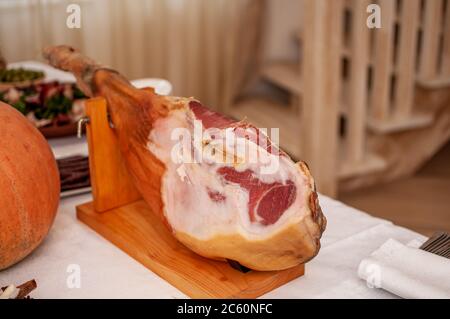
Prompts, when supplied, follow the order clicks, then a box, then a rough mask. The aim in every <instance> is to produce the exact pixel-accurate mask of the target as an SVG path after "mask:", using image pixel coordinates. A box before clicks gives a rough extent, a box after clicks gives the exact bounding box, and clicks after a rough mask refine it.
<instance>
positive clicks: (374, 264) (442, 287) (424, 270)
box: [358, 239, 450, 298]
mask: <svg viewBox="0 0 450 319" xmlns="http://www.w3.org/2000/svg"><path fill="white" fill-rule="evenodd" d="M358 276H359V277H360V278H361V279H364V280H366V281H367V284H368V286H369V287H376V288H383V289H384V290H387V291H389V292H391V293H393V294H395V295H397V296H400V297H403V298H450V259H447V258H444V257H440V256H437V255H435V254H432V253H429V252H426V251H423V250H420V249H417V248H413V247H408V246H406V245H403V244H402V243H400V242H398V241H396V240H394V239H389V240H388V241H387V242H385V243H384V244H383V245H382V246H381V247H380V248H379V249H377V250H376V251H374V252H373V253H372V254H371V255H370V257H369V258H366V259H363V260H362V261H361V263H360V264H359V267H358Z"/></svg>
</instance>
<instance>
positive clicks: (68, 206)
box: [0, 64, 424, 298]
mask: <svg viewBox="0 0 450 319" xmlns="http://www.w3.org/2000/svg"><path fill="white" fill-rule="evenodd" d="M27 65H28V66H29V64H27ZM36 66H37V67H38V66H39V65H36ZM47 73H48V72H47ZM50 75H51V77H54V78H55V79H61V76H62V75H61V73H59V72H56V73H55V74H53V73H51V74H50ZM66 79H67V80H70V76H68V77H67V78H66ZM51 145H52V148H53V150H54V153H55V155H56V156H57V157H61V156H68V155H73V154H87V146H86V143H85V141H84V140H77V139H76V138H68V139H55V140H51ZM90 200H91V195H90V194H86V195H80V196H75V197H70V198H66V199H63V200H61V203H60V207H59V210H58V215H57V217H56V220H55V223H54V225H53V227H52V229H51V231H50V233H49V235H48V237H47V238H46V239H45V241H44V242H43V244H42V245H41V246H40V247H39V248H38V249H36V250H35V251H34V252H33V253H32V254H31V255H30V256H28V257H27V258H26V259H24V260H23V261H21V262H20V263H18V264H16V265H14V266H13V267H11V268H9V269H7V270H3V271H1V272H0V287H1V286H4V285H7V284H10V283H15V284H20V283H22V282H25V281H27V280H29V279H32V278H35V279H36V281H37V283H38V289H37V290H36V291H35V292H33V297H35V298H185V297H186V296H185V295H184V294H183V293H181V292H180V291H178V290H177V289H176V288H175V287H173V286H171V285H170V284H169V283H167V282H166V281H164V280H163V279H161V278H159V277H158V276H157V275H155V274H154V273H152V272H151V271H150V270H148V269H147V268H145V267H144V266H142V265H141V264H139V263H138V262H136V261H135V260H134V259H132V258H131V257H129V256H128V255H126V254H125V253H124V252H122V251H121V250H120V249H118V248H116V247H115V246H114V245H112V244H111V243H109V242H108V241H106V240H105V239H103V238H102V237H101V236H100V235H98V234H97V233H95V232H94V231H92V230H91V229H89V228H88V227H87V226H85V225H84V224H82V223H81V222H79V221H78V220H77V219H76V216H75V206H76V205H78V204H81V203H84V202H87V201H90ZM320 203H321V206H322V209H323V211H324V213H325V215H326V217H327V219H328V227H327V230H326V231H325V233H324V236H323V239H322V249H321V250H320V253H319V255H318V256H317V257H316V258H314V259H313V260H312V261H311V262H309V263H308V264H307V265H306V274H305V276H303V277H300V278H298V279H295V280H293V281H291V282H290V283H288V284H286V285H284V286H282V287H280V288H278V289H276V290H274V291H272V292H270V293H268V294H267V295H265V296H263V297H264V298H321V297H323V298H326V297H328V298H393V297H395V296H393V295H391V294H389V293H387V292H385V291H382V290H379V289H375V288H369V287H367V285H366V283H365V282H364V281H362V280H360V279H358V277H357V268H358V264H359V262H360V261H361V260H362V259H363V258H365V257H367V256H368V255H369V254H370V253H371V252H372V251H374V250H375V249H377V248H378V247H379V246H380V245H381V244H383V243H384V242H385V241H386V240H387V239H389V238H394V239H396V240H398V241H400V242H403V243H407V242H409V241H411V240H413V239H416V238H418V239H420V240H423V239H424V237H423V236H421V235H419V234H417V233H414V232H412V231H410V230H407V229H405V228H402V227H398V226H395V225H393V224H392V223H390V222H389V221H386V220H382V219H378V218H374V217H371V216H369V215H368V214H365V213H363V212H361V211H358V210H356V209H353V208H351V207H348V206H346V205H344V204H342V203H340V202H338V201H335V200H332V199H330V198H328V197H325V196H320ZM78 267H79V268H78ZM74 269H79V270H80V275H81V276H80V279H81V280H80V287H79V288H78V287H76V285H75V287H73V285H68V284H67V282H68V281H69V284H70V282H71V277H70V275H71V274H73V273H72V271H73V270H74ZM72 283H73V282H72Z"/></svg>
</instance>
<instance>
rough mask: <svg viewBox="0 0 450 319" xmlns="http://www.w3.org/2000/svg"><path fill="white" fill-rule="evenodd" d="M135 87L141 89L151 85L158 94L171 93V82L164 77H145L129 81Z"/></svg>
mask: <svg viewBox="0 0 450 319" xmlns="http://www.w3.org/2000/svg"><path fill="white" fill-rule="evenodd" d="M131 84H133V85H134V86H135V87H137V88H139V89H143V88H146V87H152V88H154V89H155V91H156V93H158V94H160V95H170V93H172V84H170V82H169V81H167V80H164V79H156V78H146V79H137V80H133V81H131Z"/></svg>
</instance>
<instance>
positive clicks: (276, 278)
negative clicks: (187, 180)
mask: <svg viewBox="0 0 450 319" xmlns="http://www.w3.org/2000/svg"><path fill="white" fill-rule="evenodd" d="M77 217H78V219H79V220H81V221H82V222H83V223H85V224H86V225H88V226H89V227H91V228H92V229H93V230H95V231H96V232H97V233H99V234H100V235H102V236H103V237H105V238H106V239H107V240H109V241H110V242H111V243H113V244H114V245H116V246H117V247H119V248H120V249H122V250H123V251H124V252H126V253H127V254H128V255H130V256H131V257H133V258H134V259H136V260H137V261H139V262H140V263H142V264H143V265H144V266H145V267H147V268H148V269H150V270H151V271H153V272H154V273H156V274H157V275H158V276H160V277H161V278H163V279H164V280H166V281H167V282H169V283H170V284H172V285H173V286H174V287H176V288H178V289H179V290H180V291H182V292H183V293H185V294H186V295H188V296H189V297H192V298H256V297H259V296H261V295H263V294H265V293H267V292H269V291H271V290H273V289H275V288H277V287H280V286H281V285H283V284H285V283H287V282H289V281H291V280H293V279H295V278H297V277H300V276H302V275H303V274H304V271H305V268H304V265H299V266H297V267H294V268H291V269H287V270H283V271H272V272H259V271H250V272H247V273H242V272H240V271H238V270H235V269H233V268H231V266H229V265H228V264H227V263H225V262H221V261H214V260H210V259H207V258H203V257H201V256H199V255H197V254H195V253H194V252H192V251H191V250H189V249H188V248H186V247H185V246H183V245H182V244H181V243H179V242H178V241H177V240H176V239H175V238H174V237H173V236H172V234H171V233H170V232H169V231H168V229H167V228H166V227H165V226H164V225H163V223H162V222H161V221H160V220H159V219H158V217H157V216H156V215H155V214H153V213H152V212H151V211H150V209H149V207H148V205H147V204H146V203H145V202H144V201H143V200H138V201H135V202H133V203H130V204H128V205H124V206H121V207H119V208H115V209H111V210H109V211H106V212H103V213H98V212H96V211H95V210H94V206H93V203H86V204H83V205H80V206H78V207H77Z"/></svg>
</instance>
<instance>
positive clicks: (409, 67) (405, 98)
mask: <svg viewBox="0 0 450 319" xmlns="http://www.w3.org/2000/svg"><path fill="white" fill-rule="evenodd" d="M419 11H420V1H419V0H408V1H403V4H402V12H401V14H400V41H399V52H398V61H397V85H396V88H395V104H394V113H395V114H394V117H397V118H399V117H403V118H407V117H409V116H411V112H412V108H413V103H414V89H415V66H416V57H417V39H418V27H419V16H420V13H419Z"/></svg>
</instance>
